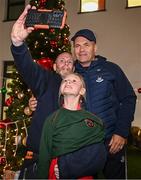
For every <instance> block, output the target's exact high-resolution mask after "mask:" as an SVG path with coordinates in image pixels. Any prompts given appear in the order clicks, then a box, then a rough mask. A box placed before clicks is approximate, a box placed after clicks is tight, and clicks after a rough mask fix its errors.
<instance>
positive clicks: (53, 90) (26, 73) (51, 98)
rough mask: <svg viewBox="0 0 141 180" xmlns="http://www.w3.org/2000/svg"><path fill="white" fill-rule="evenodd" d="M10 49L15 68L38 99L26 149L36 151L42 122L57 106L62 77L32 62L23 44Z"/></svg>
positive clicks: (37, 150)
mask: <svg viewBox="0 0 141 180" xmlns="http://www.w3.org/2000/svg"><path fill="white" fill-rule="evenodd" d="M11 50H12V54H13V57H14V60H15V64H16V67H17V70H18V71H19V72H20V74H21V75H22V77H23V78H24V80H25V82H26V84H27V85H28V87H29V88H30V89H31V90H32V92H33V94H34V95H35V97H36V98H37V101H38V105H37V110H36V111H35V112H34V114H33V117H32V123H31V126H30V129H29V134H28V138H27V147H28V150H31V151H33V152H35V153H38V152H39V146H40V138H41V132H42V127H43V123H44V121H45V119H46V117H47V116H49V115H50V114H51V113H53V112H54V111H55V110H57V109H58V108H59V106H58V92H59V87H60V83H61V80H62V79H61V77H60V75H58V74H57V73H55V72H53V71H48V70H45V69H43V68H41V67H40V66H39V65H38V64H36V63H34V62H33V60H32V57H31V55H30V53H29V51H28V49H27V46H26V45H25V44H23V45H22V46H20V47H14V46H13V45H12V46H11Z"/></svg>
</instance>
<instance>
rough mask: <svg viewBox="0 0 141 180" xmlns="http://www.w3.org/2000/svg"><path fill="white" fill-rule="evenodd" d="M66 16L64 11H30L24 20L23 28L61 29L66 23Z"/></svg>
mask: <svg viewBox="0 0 141 180" xmlns="http://www.w3.org/2000/svg"><path fill="white" fill-rule="evenodd" d="M66 16H67V13H66V11H65V10H64V11H61V10H47V9H30V10H29V12H28V14H27V17H26V20H25V26H26V27H34V28H36V29H49V28H60V29H62V28H63V27H64V25H65V22H66Z"/></svg>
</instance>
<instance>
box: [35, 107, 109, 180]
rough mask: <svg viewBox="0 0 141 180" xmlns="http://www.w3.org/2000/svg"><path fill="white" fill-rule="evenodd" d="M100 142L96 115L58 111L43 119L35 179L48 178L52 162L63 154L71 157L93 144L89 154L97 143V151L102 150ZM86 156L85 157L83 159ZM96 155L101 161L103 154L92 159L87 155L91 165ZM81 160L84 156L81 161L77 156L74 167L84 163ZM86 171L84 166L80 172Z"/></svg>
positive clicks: (102, 129)
mask: <svg viewBox="0 0 141 180" xmlns="http://www.w3.org/2000/svg"><path fill="white" fill-rule="evenodd" d="M103 140H104V127H103V123H102V121H101V119H99V118H98V117H97V116H95V115H93V114H92V113H90V112H87V111H85V110H83V109H81V110H76V111H74V110H73V111H72V110H68V109H64V108H60V109H59V110H57V111H55V112H54V113H53V114H52V115H51V116H50V117H49V118H48V119H46V121H45V124H44V127H43V133H42V138H41V144H40V154H39V164H38V176H39V178H44V179H46V178H48V172H49V167H50V161H51V160H52V159H54V158H56V157H59V156H62V155H64V156H66V154H71V155H72V156H73V154H75V153H76V151H78V150H80V149H82V148H84V147H88V146H90V145H94V144H95V146H93V151H95V149H96V148H97V144H98V143H99V144H100V143H101V148H103V146H104V143H103ZM85 151H86V149H85ZM103 152H104V151H103ZM105 152H106V151H105ZM89 155H90V154H85V157H88V156H89ZM98 156H99V161H101V159H102V160H103V158H101V157H103V154H100V153H99V154H95V156H94V155H93V156H91V158H93V163H94V162H95V160H96V158H98ZM105 156H106V154H105ZM85 157H84V154H83V157H82V159H81V157H80V156H78V157H77V158H78V159H79V161H78V162H77V161H76V164H75V166H77V165H78V166H79V165H80V164H82V163H84V159H85ZM101 164H102V167H103V165H104V162H102V161H101ZM86 168H87V165H86V164H85V166H84V167H83V169H86ZM83 169H82V170H83ZM71 170H72V169H70V171H71ZM82 170H81V171H82Z"/></svg>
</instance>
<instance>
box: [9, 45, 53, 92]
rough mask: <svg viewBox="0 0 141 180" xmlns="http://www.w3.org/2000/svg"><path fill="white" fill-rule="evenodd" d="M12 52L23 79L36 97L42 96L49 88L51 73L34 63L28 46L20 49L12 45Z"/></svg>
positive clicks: (22, 46)
mask: <svg viewBox="0 0 141 180" xmlns="http://www.w3.org/2000/svg"><path fill="white" fill-rule="evenodd" d="M11 52H12V55H13V57H14V62H15V65H16V68H17V70H18V72H19V73H20V74H21V76H22V77H23V79H24V81H25V83H26V84H27V86H28V87H29V88H30V89H31V90H32V92H33V94H34V95H35V96H40V95H41V94H42V93H43V91H44V90H45V88H47V82H48V80H49V76H50V73H51V72H49V71H47V70H44V69H43V68H41V67H40V66H39V65H38V64H36V63H35V62H33V60H32V57H31V54H30V52H29V50H28V48H27V46H26V44H23V45H21V46H19V47H16V46H14V45H13V44H12V45H11Z"/></svg>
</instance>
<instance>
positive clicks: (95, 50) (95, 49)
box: [94, 44, 97, 53]
mask: <svg viewBox="0 0 141 180" xmlns="http://www.w3.org/2000/svg"><path fill="white" fill-rule="evenodd" d="M94 52H95V53H96V52H97V45H96V44H95V47H94Z"/></svg>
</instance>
